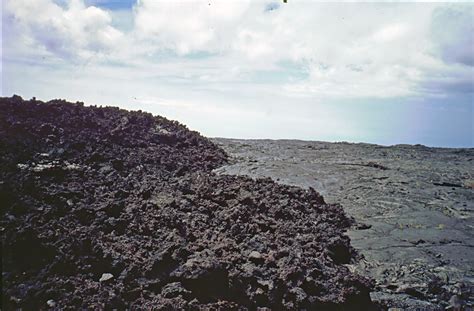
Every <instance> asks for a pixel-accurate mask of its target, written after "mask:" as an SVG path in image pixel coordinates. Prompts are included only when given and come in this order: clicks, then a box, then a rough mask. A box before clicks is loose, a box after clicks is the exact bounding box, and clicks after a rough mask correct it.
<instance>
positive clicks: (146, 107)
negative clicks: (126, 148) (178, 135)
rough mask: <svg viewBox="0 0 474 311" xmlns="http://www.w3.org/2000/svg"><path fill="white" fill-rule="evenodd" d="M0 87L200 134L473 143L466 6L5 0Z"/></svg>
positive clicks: (473, 89) (472, 40)
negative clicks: (114, 109) (156, 119)
mask: <svg viewBox="0 0 474 311" xmlns="http://www.w3.org/2000/svg"><path fill="white" fill-rule="evenodd" d="M1 14H2V26H1V27H2V38H1V40H2V51H1V53H2V54H1V58H2V63H1V67H0V70H1V73H2V74H1V76H2V78H1V79H2V81H1V94H2V96H12V95H13V94H18V95H20V96H22V97H23V98H32V97H36V98H38V99H41V100H51V99H55V98H64V99H67V100H69V101H73V102H75V101H81V102H84V103H85V104H86V105H102V106H119V107H122V108H126V109H133V110H143V111H148V112H151V113H153V114H156V115H162V116H165V117H167V118H169V119H174V120H178V121H180V122H181V123H184V124H186V125H187V126H188V127H189V128H191V129H193V130H197V131H199V132H201V133H202V134H203V135H206V136H210V137H231V138H271V139H303V140H319V141H349V142H368V143H377V144H383V145H393V144H424V145H428V146H440V147H474V141H473V140H474V138H473V137H474V128H473V123H474V107H473V106H474V67H473V66H474V3H458V2H451V3H437V2H435V3H407V2H404V3H398V2H381V1H377V2H366V3H354V2H346V3H335V2H318V1H305V0H298V1H297V0H288V1H287V3H283V1H282V0H252V1H249V0H238V1H237V0H235V1H234V0H226V1H224V0H221V1H217V0H195V1H191V0H188V1H163V0H123V1H121V0H2V12H1Z"/></svg>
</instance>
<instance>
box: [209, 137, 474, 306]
mask: <svg viewBox="0 0 474 311" xmlns="http://www.w3.org/2000/svg"><path fill="white" fill-rule="evenodd" d="M212 140H213V141H214V142H215V143H216V144H218V145H219V146H220V147H222V148H223V149H224V150H225V151H226V152H227V153H228V154H229V155H230V156H231V159H230V164H229V165H226V166H224V167H221V168H218V169H216V170H215V172H216V173H218V174H222V175H226V174H231V175H247V176H249V177H252V178H272V179H273V180H275V181H278V182H279V183H281V184H287V185H293V186H299V187H303V188H309V187H312V188H314V189H315V190H316V191H318V192H319V193H321V194H322V195H323V196H324V198H325V200H326V202H329V203H340V204H341V205H342V206H343V207H344V210H345V212H346V213H347V214H348V215H349V216H351V217H353V218H354V219H355V220H356V221H355V223H354V225H353V226H352V227H351V229H350V230H349V231H348V235H349V237H350V239H351V244H352V245H353V246H354V248H355V249H356V250H357V251H358V252H359V253H360V254H361V255H363V256H364V259H362V260H359V261H358V262H356V263H354V264H349V265H347V267H348V268H350V269H351V271H354V272H357V273H359V274H360V275H365V276H370V277H372V278H373V279H374V280H375V289H374V291H373V292H371V297H372V300H373V301H375V302H378V303H380V304H383V305H385V306H387V307H392V308H394V309H393V310H445V309H448V310H472V309H473V303H474V230H473V229H474V223H473V216H474V149H472V148H471V149H447V148H428V147H425V146H421V145H415V146H411V145H396V146H390V147H384V146H378V145H371V144H351V143H344V142H342V143H328V142H316V141H314V142H309V141H296V140H278V141H272V140H238V139H212ZM396 308H398V309H396Z"/></svg>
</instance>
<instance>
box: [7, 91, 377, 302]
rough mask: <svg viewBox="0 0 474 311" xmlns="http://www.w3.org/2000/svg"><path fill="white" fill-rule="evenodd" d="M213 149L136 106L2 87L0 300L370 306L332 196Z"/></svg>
mask: <svg viewBox="0 0 474 311" xmlns="http://www.w3.org/2000/svg"><path fill="white" fill-rule="evenodd" d="M226 159H227V156H226V154H225V152H224V151H223V150H221V149H220V148H218V147H217V146H216V145H214V144H213V143H212V142H210V141H209V140H208V139H206V138H204V137H202V136H201V135H199V134H198V133H197V132H193V131H190V130H188V129H187V128H186V127H185V126H183V125H181V124H179V123H177V122H175V121H169V120H167V119H165V118H163V117H159V116H153V115H151V114H149V113H144V112H141V111H135V112H130V111H126V110H122V109H119V108H113V107H105V108H102V107H94V106H90V107H86V106H84V105H83V104H82V103H68V102H65V101H63V100H52V101H49V102H46V103H45V102H41V101H37V100H30V101H24V100H22V99H21V98H20V97H18V96H13V97H11V98H1V99H0V202H1V205H2V208H1V213H2V219H1V228H0V230H1V231H2V309H4V310H12V309H17V308H23V309H48V308H53V309H54V308H57V309H77V308H90V309H107V308H109V309H113V308H117V309H126V308H133V309H141V308H143V309H150V308H156V309H223V310H229V309H239V310H240V309H250V310H255V309H258V308H265V307H266V308H270V309H307V310H308V309H318V310H369V309H370V308H372V303H371V301H370V297H369V292H370V290H371V288H372V281H371V280H369V279H367V278H364V277H362V276H359V275H356V274H353V273H351V272H350V271H349V270H348V268H347V267H346V266H344V264H345V263H349V262H350V261H352V260H355V259H356V258H357V254H356V253H355V251H354V249H353V248H352V247H351V246H350V241H349V238H348V237H347V236H345V235H344V231H345V230H346V229H347V227H348V226H350V224H351V219H350V218H348V217H347V216H346V215H345V214H344V211H343V209H342V208H341V206H339V205H336V204H326V203H325V202H324V199H323V198H322V196H321V195H319V194H318V193H317V192H316V191H314V190H313V189H308V190H305V189H301V188H298V187H292V186H286V185H280V184H277V183H275V182H273V181H272V180H270V179H251V178H248V177H239V176H218V175H215V174H214V173H212V172H211V171H212V170H213V169H215V168H217V167H219V166H221V165H223V164H224V163H226ZM262 310H263V309H262Z"/></svg>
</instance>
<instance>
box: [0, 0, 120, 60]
mask: <svg viewBox="0 0 474 311" xmlns="http://www.w3.org/2000/svg"><path fill="white" fill-rule="evenodd" d="M4 14H5V16H2V17H3V20H4V23H5V24H6V28H7V29H8V32H10V33H9V41H8V43H9V45H10V44H11V45H13V46H14V48H15V51H14V52H13V53H15V52H17V53H18V52H20V53H22V52H23V53H26V54H33V53H35V52H36V53H41V51H42V52H46V53H48V52H49V53H52V54H53V55H57V56H59V57H62V58H68V59H69V58H75V57H80V58H85V57H90V56H91V55H93V54H95V53H100V52H103V51H107V50H110V49H111V48H113V47H114V46H115V45H116V44H117V43H118V41H119V40H120V39H121V37H122V33H121V32H120V31H118V30H117V29H115V28H114V27H112V26H111V25H110V23H111V17H110V14H109V13H108V12H107V11H105V10H102V9H99V8H97V7H93V6H89V7H86V6H85V5H84V3H83V2H82V1H81V0H71V1H69V3H68V4H67V6H60V5H58V4H56V3H55V2H53V1H51V0H21V1H16V0H7V1H6V4H5V12H4ZM13 34H15V35H17V36H13ZM9 47H10V48H11V46H9ZM38 49H39V50H40V51H38Z"/></svg>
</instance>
